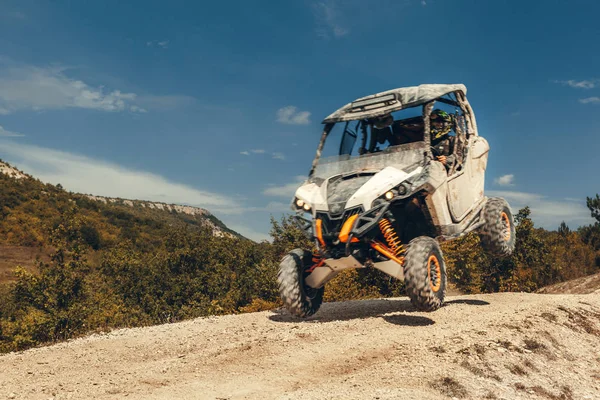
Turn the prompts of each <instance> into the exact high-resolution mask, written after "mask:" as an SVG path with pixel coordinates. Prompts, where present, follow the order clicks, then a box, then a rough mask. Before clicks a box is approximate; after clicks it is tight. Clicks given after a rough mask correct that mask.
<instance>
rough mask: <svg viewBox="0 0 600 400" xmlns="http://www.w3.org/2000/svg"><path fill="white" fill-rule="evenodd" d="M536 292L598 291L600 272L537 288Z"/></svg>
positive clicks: (575, 292) (599, 289) (573, 292)
mask: <svg viewBox="0 0 600 400" xmlns="http://www.w3.org/2000/svg"><path fill="white" fill-rule="evenodd" d="M537 293H548V294H561V293H564V294H566V293H570V294H588V293H600V273H598V274H594V275H590V276H584V277H582V278H578V279H573V280H570V281H566V282H560V283H556V284H554V285H550V286H546V287H543V288H541V289H538V290H537Z"/></svg>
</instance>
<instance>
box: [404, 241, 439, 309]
mask: <svg viewBox="0 0 600 400" xmlns="http://www.w3.org/2000/svg"><path fill="white" fill-rule="evenodd" d="M404 280H405V285H406V292H407V294H408V297H410V301H411V303H412V304H413V306H415V308H417V309H418V310H421V311H435V310H437V309H438V308H440V307H441V306H442V304H443V303H444V297H445V296H446V265H445V264H444V257H443V256H442V250H441V249H440V245H439V244H438V242H437V241H436V240H435V239H432V238H430V237H427V236H420V237H418V238H415V239H413V240H411V241H410V243H409V244H408V248H407V249H406V254H405V257H404Z"/></svg>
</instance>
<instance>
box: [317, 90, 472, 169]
mask: <svg viewBox="0 0 600 400" xmlns="http://www.w3.org/2000/svg"><path fill="white" fill-rule="evenodd" d="M428 86H445V85H421V86H419V87H417V89H418V88H421V87H428ZM450 86H453V87H456V86H458V87H459V89H458V90H454V91H449V92H447V93H444V94H442V95H441V96H438V97H436V98H433V99H428V100H427V101H421V102H415V103H414V104H412V105H411V104H408V105H407V106H402V105H401V104H400V105H399V106H396V107H389V105H390V104H391V102H390V101H389V98H390V96H391V95H390V94H385V93H389V92H394V91H389V92H384V94H379V95H373V96H367V97H366V98H363V99H367V98H368V99H371V100H370V101H371V103H373V102H374V101H376V100H377V99H384V100H385V103H384V104H385V105H386V106H388V107H386V108H387V109H388V110H384V112H382V111H381V110H380V111H377V110H376V109H374V110H373V111H372V112H368V111H367V110H362V111H363V112H362V113H361V114H367V115H365V116H364V117H365V118H357V119H349V118H347V117H346V115H344V114H343V113H344V112H345V113H346V114H347V113H348V111H347V110H348V109H349V108H350V105H351V104H356V103H359V102H361V101H362V102H364V101H365V100H362V99H358V100H356V101H355V102H353V103H351V104H349V105H346V106H344V107H342V108H341V109H339V110H338V111H336V112H335V113H333V114H331V115H330V116H329V117H327V118H326V119H325V120H324V121H323V124H324V125H325V127H324V129H323V133H322V134H321V140H320V141H319V145H318V147H317V152H316V154H315V158H314V160H313V162H312V166H311V169H310V172H309V173H308V177H309V178H310V177H312V175H313V174H314V171H315V169H316V167H317V165H318V163H319V159H320V158H321V153H322V152H323V147H324V146H325V141H326V139H327V137H328V136H329V133H330V132H331V130H332V129H333V127H334V126H335V124H336V123H338V122H342V121H347V122H350V121H360V129H361V134H362V137H361V140H363V141H364V140H366V129H367V128H366V126H367V124H368V122H369V121H370V120H372V118H373V117H377V116H380V115H384V114H385V113H387V112H393V111H399V110H402V109H408V108H413V107H417V106H419V105H422V106H423V112H422V118H423V127H424V132H423V141H424V142H425V143H427V144H429V145H431V124H430V119H429V117H430V116H431V112H432V111H433V106H434V104H435V102H436V101H439V102H440V103H445V104H448V105H452V106H454V107H457V108H460V110H461V111H462V113H463V115H462V117H463V118H464V123H465V128H466V132H463V128H462V126H461V125H462V124H461V123H455V126H454V128H455V130H456V134H457V138H458V140H457V141H456V143H455V145H454V149H452V150H453V152H458V153H459V156H460V159H462V155H463V152H464V146H465V145H466V143H467V142H468V140H469V138H470V136H477V135H478V133H477V122H476V120H475V115H474V113H473V109H472V108H471V105H470V104H469V102H468V100H467V97H466V94H465V93H466V88H464V86H463V85H450ZM460 86H462V88H460ZM406 89H415V88H414V87H412V88H405V89H396V91H398V92H399V93H400V96H401V95H402V93H401V92H400V91H402V90H406ZM446 95H448V96H450V95H454V99H448V98H444V97H442V96H446ZM353 110H355V109H353ZM340 114H342V115H341V116H339V115H340ZM357 128H358V126H357ZM364 144H365V143H364V142H363V143H361V149H363V148H364ZM340 148H341V145H340ZM426 153H427V154H426V156H427V157H429V158H432V157H433V155H432V153H431V148H430V147H428V150H427V152H426ZM456 167H457V165H455V166H454V167H453V170H452V171H450V174H452V173H453V172H454V169H455V168H456Z"/></svg>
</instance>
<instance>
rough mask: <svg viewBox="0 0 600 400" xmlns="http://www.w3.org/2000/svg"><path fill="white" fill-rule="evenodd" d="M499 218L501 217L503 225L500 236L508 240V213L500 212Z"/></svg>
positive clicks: (509, 235)
mask: <svg viewBox="0 0 600 400" xmlns="http://www.w3.org/2000/svg"><path fill="white" fill-rule="evenodd" d="M500 218H501V219H502V224H503V225H504V226H503V228H502V237H503V238H504V241H505V242H508V241H509V240H510V237H511V231H510V219H509V218H508V214H506V213H505V212H502V214H500Z"/></svg>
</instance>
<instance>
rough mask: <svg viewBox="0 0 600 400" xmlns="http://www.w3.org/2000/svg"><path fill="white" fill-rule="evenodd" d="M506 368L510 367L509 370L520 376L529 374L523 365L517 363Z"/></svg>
mask: <svg viewBox="0 0 600 400" xmlns="http://www.w3.org/2000/svg"><path fill="white" fill-rule="evenodd" d="M506 368H508V370H509V371H510V372H512V373H513V374H515V375H520V376H524V375H527V371H525V370H524V369H523V367H521V366H520V365H517V364H512V365H507V366H506Z"/></svg>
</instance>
